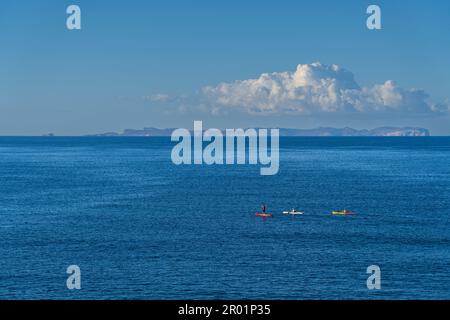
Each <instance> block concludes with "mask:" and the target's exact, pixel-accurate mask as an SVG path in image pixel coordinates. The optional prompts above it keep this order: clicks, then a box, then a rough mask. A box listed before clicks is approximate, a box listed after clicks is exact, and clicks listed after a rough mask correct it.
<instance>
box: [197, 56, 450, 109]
mask: <svg viewBox="0 0 450 320" xmlns="http://www.w3.org/2000/svg"><path fill="white" fill-rule="evenodd" d="M201 95H202V96H203V99H204V101H205V102H206V103H208V104H209V105H210V106H211V108H212V111H213V112H220V111H222V110H230V109H234V110H236V109H237V110H243V111H246V112H248V113H251V114H305V115H314V114H336V113H399V114H404V113H408V114H427V113H428V114H429V113H442V112H449V104H448V103H443V104H431V103H429V102H428V98H429V95H428V94H427V93H426V92H425V91H423V90H420V89H405V88H402V87H399V86H398V85H397V84H396V83H395V82H394V81H392V80H388V81H386V82H385V83H383V84H378V85H374V86H372V87H360V86H359V85H358V84H357V83H356V81H355V78H354V75H353V73H351V72H349V71H347V70H345V69H343V68H341V67H339V66H337V65H331V66H328V65H324V64H321V63H319V62H316V63H312V64H300V65H298V67H297V70H296V71H295V72H274V73H271V74H268V73H263V74H261V76H260V77H259V78H258V79H249V80H240V81H235V82H232V83H221V84H219V85H217V86H208V87H204V88H203V89H202V90H201Z"/></svg>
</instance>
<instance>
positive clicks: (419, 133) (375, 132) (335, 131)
mask: <svg viewBox="0 0 450 320" xmlns="http://www.w3.org/2000/svg"><path fill="white" fill-rule="evenodd" d="M174 130H175V129H174V128H167V129H158V128H152V127H151V128H143V129H125V130H124V131H123V132H122V133H117V132H107V133H100V134H93V135H89V136H94V137H170V136H171V134H172V132H173V131H174ZM280 136H285V137H428V136H430V132H429V131H428V129H424V128H416V127H403V128H398V127H380V128H376V129H372V130H366V129H362V130H357V129H353V128H348V127H346V128H327V127H320V128H315V129H289V128H280Z"/></svg>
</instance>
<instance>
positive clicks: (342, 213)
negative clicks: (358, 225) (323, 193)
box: [331, 210, 354, 216]
mask: <svg viewBox="0 0 450 320" xmlns="http://www.w3.org/2000/svg"><path fill="white" fill-rule="evenodd" d="M331 213H332V214H334V215H340V216H348V215H352V214H354V213H353V212H351V211H348V210H342V211H333V212H331Z"/></svg>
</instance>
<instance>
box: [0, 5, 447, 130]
mask: <svg viewBox="0 0 450 320" xmlns="http://www.w3.org/2000/svg"><path fill="white" fill-rule="evenodd" d="M70 4H77V5H79V6H80V7H81V11H82V30H79V31H69V30H67V29H66V18H67V14H66V8H67V6H68V5H70ZM370 4H377V5H379V6H380V7H381V10H382V27H383V29H382V30H376V31H370V30H368V29H367V28H366V19H367V14H366V8H367V6H368V5H370ZM0 41H1V44H2V46H1V47H2V49H1V50H0V67H1V68H0V135H35V134H36V135H39V134H44V133H48V132H54V133H56V134H60V135H77V134H88V133H97V132H105V131H120V130H122V129H124V128H141V127H145V126H155V127H179V126H188V127H190V126H192V121H193V120H194V119H198V120H204V121H205V126H216V127H227V126H228V127H236V126H269V127H271V126H284V127H307V128H309V127H316V126H323V125H328V126H352V127H355V128H371V127H375V126H382V125H401V126H403V125H412V126H425V127H427V128H429V129H431V131H432V133H434V134H450V126H449V125H448V124H449V123H450V122H449V120H450V118H449V116H448V112H439V113H436V112H417V114H416V113H414V112H411V111H410V110H409V109H408V110H406V108H404V106H403V104H402V103H403V102H402V103H399V106H398V108H397V109H398V110H400V111H398V110H397V109H396V113H395V116H392V113H389V112H373V109H377V107H376V106H375V105H374V106H373V107H370V108H369V109H370V110H369V111H367V110H366V109H364V111H362V112H353V113H350V114H348V113H346V112H340V111H339V110H340V109H339V108H338V109H339V110H337V111H336V112H334V111H333V112H326V113H324V112H322V111H323V110H322V109H321V110H320V112H316V111H312V112H310V111H311V110H312V109H314V107H315V106H312V104H313V103H314V101H316V100H315V99H313V98H312V99H311V100H308V101H307V102H305V101H304V100H301V98H299V97H296V98H295V99H294V100H293V101H288V102H286V100H283V99H284V98H283V99H281V100H277V101H281V102H277V103H275V104H273V105H272V104H270V107H271V108H272V109H271V112H270V113H267V114H266V113H264V112H262V113H261V112H257V113H254V112H253V113H252V112H249V110H248V108H249V106H248V105H246V106H242V105H236V106H234V105H231V102H230V103H228V104H225V105H220V106H217V104H218V101H223V100H224V99H226V100H227V101H238V103H243V101H244V102H246V101H249V104H255V106H256V107H259V106H263V105H264V106H266V105H267V103H266V102H267V101H265V100H264V99H266V98H265V97H262V98H261V96H259V95H258V96H255V97H252V98H251V99H250V100H244V99H240V98H239V97H237V98H236V97H235V96H226V97H224V96H223V95H218V92H219V91H220V90H219V89H220V88H219V87H218V85H219V84H220V83H227V84H229V85H230V87H227V88H231V89H230V92H231V93H227V94H232V95H236V94H240V93H242V90H244V91H245V90H247V89H248V87H244V86H242V84H240V83H238V84H237V85H235V86H233V85H232V84H233V83H235V81H236V80H246V79H258V78H259V77H260V75H261V74H262V73H273V72H276V73H282V72H285V71H289V72H291V73H294V72H295V70H296V68H297V65H299V64H302V65H306V66H307V65H310V64H312V63H314V62H316V61H319V62H321V64H323V65H324V66H330V65H333V64H336V65H339V66H340V67H341V68H344V69H346V70H348V71H350V72H351V73H353V74H354V77H355V78H354V79H355V82H356V83H357V84H358V85H359V86H360V87H361V88H368V89H367V90H365V89H364V90H361V92H362V93H358V97H360V96H364V97H363V98H361V101H362V103H366V102H367V101H369V100H370V101H371V99H372V97H373V95H378V94H379V92H385V91H383V90H387V89H386V88H385V87H382V88H381V89H379V88H378V87H374V86H377V85H382V84H385V83H386V81H387V80H394V81H395V83H396V86H398V87H394V89H392V90H394V91H395V92H406V93H404V95H403V96H402V97H401V98H402V99H403V100H404V101H411V99H416V96H417V94H415V93H414V92H413V93H411V92H410V91H408V90H411V89H413V88H417V89H423V90H424V91H426V93H427V94H428V95H429V98H427V103H429V105H430V106H432V105H435V104H439V105H441V104H444V105H446V103H447V104H448V102H449V100H448V99H449V98H450V59H449V57H450V2H449V1H444V0H442V1H371V2H369V1H356V0H354V1H325V0H315V1H300V0H298V1H292V0H291V1H286V0H278V1H266V0H260V1H257V2H256V1H245V2H244V1H242V0H241V1H235V0H227V1H219V0H218V1H211V0H209V1H206V0H205V1H199V0H197V1H189V2H188V1H182V0H165V1H140V0H130V1H100V0H89V1H52V0H41V1H31V0H29V1H24V0H22V1H17V0H15V1H9V0H5V1H2V2H1V3H0ZM308 70H309V69H308ZM314 70H316V69H314ZM314 72H316V73H317V74H316V75H314V76H313V78H314V77H316V76H317V77H319V78H317V77H316V78H314V79H315V80H317V81H321V78H320V75H321V69H320V70H316V71H314ZM334 76H336V77H337V78H336V79H337V80H336V81H337V82H338V83H339V81H340V78H339V77H340V74H333V75H332V77H334ZM333 79H334V78H333ZM269 81H270V83H273V82H276V81H278V80H274V79H272V78H271V79H269ZM205 87H210V88H212V89H214V91H213V93H214V94H213V97H212V98H211V97H205V96H204V94H203V92H204V90H203V89H204V88H205ZM325 89H326V88H325ZM388 89H389V88H388ZM257 90H259V89H258V88H257ZM320 90H324V88H320ZM389 90H390V89H389ZM258 92H259V91H258ZM308 92H309V91H308ZM367 92H370V93H367ZM158 94H159V95H161V94H164V97H168V98H167V99H154V98H152V97H157V95H158ZM368 95H369V96H368ZM347 96H348V95H345V99H347ZM352 97H353V93H352ZM411 97H413V98H411ZM253 98H254V99H253ZM252 99H253V100H252ZM255 99H257V101H256V100H255ZM277 99H278V98H277ZM418 99H419V98H418ZM420 99H421V98H420ZM391 100H392V99H391ZM403 100H402V101H403ZM272 102H273V101H272ZM286 103H287V104H289V105H291V104H292V106H293V108H294V109H295V110H296V111H295V112H294V113H293V114H291V113H287V112H286V110H285V109H283V108H282V107H283V106H284V104H286ZM305 103H307V104H308V107H307V108H306V109H308V108H310V109H308V110H307V112H303V111H302V112H299V111H298V110H299V109H298V107H299V105H300V104H301V107H302V108H303V106H304V104H305ZM405 103H406V102H405ZM413 103H415V102H413ZM420 103H422V101H419V102H418V104H420ZM400 104H401V105H400ZM199 106H200V107H199ZM345 108H346V107H345ZM418 108H419V107H418ZM211 110H216V111H217V110H219V112H210V111H211ZM302 110H303V109H302ZM397 111H398V112H397Z"/></svg>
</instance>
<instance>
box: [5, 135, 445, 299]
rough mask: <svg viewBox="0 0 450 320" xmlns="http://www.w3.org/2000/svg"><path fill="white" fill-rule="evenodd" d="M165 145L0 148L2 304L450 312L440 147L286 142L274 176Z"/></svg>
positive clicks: (89, 140) (90, 142) (58, 142)
mask: <svg viewBox="0 0 450 320" xmlns="http://www.w3.org/2000/svg"><path fill="white" fill-rule="evenodd" d="M172 146H173V144H172V143H171V142H170V141H169V139H168V138H109V137H103V138H94V137H83V138H63V137H53V138H46V137H36V138H25V137H23V138H18V137H11V138H7V137H2V138H0V240H1V244H0V259H1V260H0V261H1V262H0V298H2V299H241V298H245V299H358V298H360V299H450V276H449V272H450V179H449V178H450V138H444V137H424V138H282V140H281V146H280V148H281V150H280V172H279V174H278V175H276V176H261V175H260V174H259V169H260V168H259V166H242V165H240V166H237V165H236V166H175V165H173V164H172V162H171V159H170V152H171V148H172ZM263 202H264V203H267V205H268V210H269V211H270V212H272V213H273V214H274V217H273V218H272V219H266V220H263V219H261V218H258V217H255V212H257V211H259V210H260V204H261V203H263ZM292 207H295V208H297V209H298V210H302V211H304V212H305V215H303V216H283V215H282V214H281V212H282V211H283V210H288V209H291V208H292ZM343 208H347V209H351V210H352V211H355V212H357V214H356V215H354V216H332V215H331V214H330V211H332V210H335V209H343ZM72 264H76V265H78V266H80V268H81V279H82V284H81V285H82V289H81V290H68V289H67V287H66V279H67V276H68V275H67V274H66V268H67V267H68V266H69V265H72ZM370 265H378V266H380V268H381V286H382V288H381V290H368V289H367V287H366V280H367V277H368V274H367V273H366V269H367V267H368V266H370Z"/></svg>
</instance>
